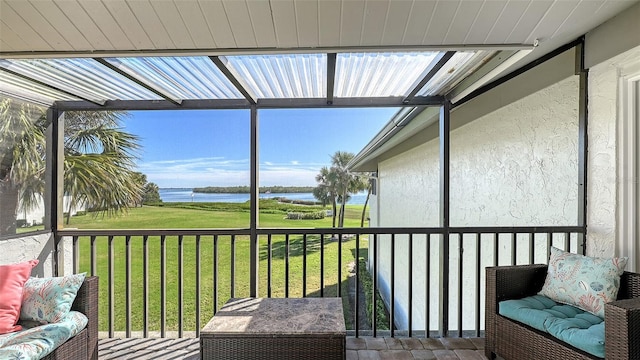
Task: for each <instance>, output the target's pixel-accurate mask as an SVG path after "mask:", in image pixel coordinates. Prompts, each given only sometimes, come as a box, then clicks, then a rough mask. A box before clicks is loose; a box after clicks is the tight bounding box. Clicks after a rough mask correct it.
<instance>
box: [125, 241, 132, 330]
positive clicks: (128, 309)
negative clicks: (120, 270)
mask: <svg viewBox="0 0 640 360" xmlns="http://www.w3.org/2000/svg"><path fill="white" fill-rule="evenodd" d="M124 243H125V249H126V250H125V251H126V255H125V256H126V264H125V276H126V280H125V286H126V288H125V298H126V299H125V300H126V303H125V311H126V317H125V321H126V327H125V331H126V332H125V333H126V336H127V337H128V338H130V337H131V236H129V235H127V236H125V238H124Z"/></svg>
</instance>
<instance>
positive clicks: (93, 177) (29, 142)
mask: <svg viewBox="0 0 640 360" xmlns="http://www.w3.org/2000/svg"><path fill="white" fill-rule="evenodd" d="M124 116H126V113H125V112H117V111H104V112H86V111H77V112H68V113H65V118H64V128H65V134H64V142H63V144H64V164H63V168H64V185H63V190H64V194H65V195H66V196H67V198H68V199H69V201H68V209H69V210H71V209H75V208H78V207H79V206H82V205H84V206H85V207H86V208H87V209H88V210H94V211H96V210H97V211H100V212H103V213H107V214H114V213H117V212H120V211H123V210H125V209H127V208H128V207H129V206H130V205H131V204H134V203H135V201H136V199H137V196H140V194H141V190H142V188H141V185H140V184H139V183H138V182H137V181H136V177H135V172H134V171H133V168H134V165H135V162H134V161H135V158H136V156H135V151H136V150H137V149H138V148H139V144H138V138H137V137H136V136H135V135H132V134H129V133H127V132H125V131H123V130H121V122H122V119H123V117H124ZM0 120H1V121H0V139H1V140H2V142H1V146H0V179H2V182H1V184H0V198H2V211H1V212H0V235H9V234H14V233H15V231H16V216H17V210H18V206H20V207H21V208H22V209H31V208H33V207H34V206H35V204H36V202H37V199H38V198H41V197H42V196H43V194H44V181H45V180H44V175H45V171H44V169H45V149H46V135H45V134H46V129H47V127H48V126H49V124H48V123H47V120H46V117H45V114H44V109H42V108H39V107H36V106H34V105H28V104H23V103H17V102H15V101H13V100H10V99H2V100H0ZM19 204H20V205H19ZM68 213H71V211H68Z"/></svg>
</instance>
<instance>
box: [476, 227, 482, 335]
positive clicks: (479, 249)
mask: <svg viewBox="0 0 640 360" xmlns="http://www.w3.org/2000/svg"><path fill="white" fill-rule="evenodd" d="M481 274H482V247H481V246H480V233H476V337H480V297H481V296H482V295H481V293H480V291H481V290H480V278H481Z"/></svg>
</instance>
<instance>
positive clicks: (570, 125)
mask: <svg viewBox="0 0 640 360" xmlns="http://www.w3.org/2000/svg"><path fill="white" fill-rule="evenodd" d="M578 86H579V83H578V77H577V76H572V77H570V78H567V79H565V80H563V81H561V82H559V83H557V84H554V85H552V86H550V87H548V88H545V89H543V90H541V91H538V92H536V93H534V94H532V95H529V96H527V97H525V98H523V99H521V100H518V101H516V102H514V103H511V104H509V105H506V106H504V107H503V108H501V109H499V110H497V111H494V112H492V113H490V114H488V115H485V116H483V117H481V118H479V119H477V120H476V121H473V122H471V123H469V124H467V125H464V126H462V127H460V128H458V129H456V130H454V131H452V133H451V168H450V169H451V197H450V204H451V210H450V211H451V225H452V226H498V225H499V226H517V225H522V226H532V225H534V226H535V225H540V226H543V225H576V224H577V214H578V200H577V199H578V184H577V183H578ZM454 116H455V113H453V114H452V117H454ZM439 167H440V165H439V144H438V140H437V139H435V140H432V141H430V142H428V143H425V144H423V145H420V146H418V147H415V148H413V149H411V150H409V151H407V152H405V153H403V154H400V155H398V156H396V157H394V158H391V159H389V160H387V161H384V162H381V163H380V164H379V169H378V173H379V183H380V188H379V192H378V195H377V199H376V203H377V206H378V209H377V210H376V211H377V212H378V216H379V218H378V219H377V220H378V224H379V226H438V225H439V172H440V168H439ZM462 241H463V242H464V244H463V247H464V255H463V256H464V263H465V264H471V265H472V266H469V265H466V266H465V268H466V269H467V270H466V271H465V272H464V273H463V274H462V280H463V284H464V286H465V287H464V289H465V290H463V291H464V296H462V297H461V298H462V301H463V307H464V308H465V309H469V310H470V311H464V313H465V317H464V319H463V320H464V323H463V328H465V329H471V328H475V309H474V304H475V300H476V297H478V296H480V297H481V298H482V297H484V294H476V290H475V277H476V275H477V274H476V270H474V269H475V267H476V264H475V260H474V259H475V257H476V253H475V251H476V250H475V237H473V238H464V239H463V240H462ZM424 242H425V240H424V239H420V240H417V241H416V242H415V245H414V269H413V281H414V285H415V286H414V287H415V288H423V286H420V285H423V284H424V283H425V280H426V279H425V263H426V260H425V259H426V244H425V243H424ZM491 246H492V245H490V244H487V246H485V245H481V246H480V248H481V251H482V252H483V254H484V255H483V257H482V259H483V260H482V261H483V263H482V264H480V265H481V266H480V268H481V269H483V268H484V266H487V265H491V264H492V263H493V255H492V251H491V252H490V249H492V248H491ZM380 248H381V250H380V251H379V252H378V254H380V256H381V258H380V260H379V271H380V273H379V276H380V280H381V284H380V288H381V291H382V292H383V294H384V296H383V297H384V298H385V299H386V301H390V296H389V288H390V286H389V279H390V272H391V269H390V266H389V264H390V260H391V259H390V240H389V239H388V238H387V239H385V238H381V240H380ZM500 248H501V249H502V250H504V251H502V253H503V254H508V253H510V251H509V250H510V247H509V245H508V244H507V242H501V245H500ZM437 250H438V238H437V237H432V240H431V248H430V253H429V256H430V260H431V269H430V272H429V273H430V274H431V278H430V280H431V284H433V285H432V287H433V286H437V284H438V276H439V269H438V266H439V264H438V256H439V254H438V251H437ZM450 252H451V261H452V271H451V277H452V279H451V281H452V285H453V284H455V283H457V280H458V272H457V271H456V270H455V269H456V268H457V262H458V254H459V246H458V243H457V239H456V241H453V243H452V245H451V247H450ZM407 254H408V246H407V241H406V240H405V239H402V238H401V237H396V248H395V262H396V267H395V279H396V281H395V295H396V297H395V299H396V315H395V316H396V322H397V325H398V326H399V328H401V329H403V328H406V327H407V326H408V315H407V313H408V311H407V308H408V302H407V301H408V300H407V299H408V294H407V292H408V282H407V279H408V273H409V269H408V268H407ZM525 255H526V256H528V254H525ZM526 256H525V257H526ZM536 256H539V257H540V260H544V258H546V251H540V252H538V254H537V255H536ZM485 261H486V263H485ZM500 261H501V260H500ZM500 261H499V262H500ZM469 268H472V269H471V270H470V269H469ZM433 288H434V289H435V288H436V287H433ZM481 288H484V285H482V286H481ZM450 291H451V299H458V294H457V287H456V286H455V285H453V286H452V287H451V288H450ZM436 294H437V292H434V293H433V295H431V296H429V305H430V322H431V324H430V327H431V328H432V329H436V328H437V319H438V316H437V315H438V313H437V309H438V299H437V295H436ZM424 300H425V295H424V294H418V293H414V294H413V302H414V306H413V314H412V316H413V324H416V325H415V326H414V328H415V329H423V328H424V322H425V305H424ZM456 306H457V300H455V301H454V302H453V303H452V304H450V309H451V310H452V311H451V318H450V325H451V326H450V328H451V329H456V328H457V325H456V323H457V311H453V310H455V307H456ZM481 308H484V307H483V306H482V307H481ZM471 309H473V310H471ZM481 323H484V319H482V322H481Z"/></svg>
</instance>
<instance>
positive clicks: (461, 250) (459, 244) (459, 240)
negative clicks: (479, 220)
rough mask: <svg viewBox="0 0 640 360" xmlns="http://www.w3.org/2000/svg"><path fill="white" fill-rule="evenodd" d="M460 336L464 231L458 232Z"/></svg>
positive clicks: (459, 327) (459, 328) (460, 327)
mask: <svg viewBox="0 0 640 360" xmlns="http://www.w3.org/2000/svg"><path fill="white" fill-rule="evenodd" d="M458 253H459V254H458V337H462V305H463V304H462V292H463V291H464V289H463V288H462V277H463V276H462V275H463V265H464V264H463V263H464V244H463V236H462V233H458Z"/></svg>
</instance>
